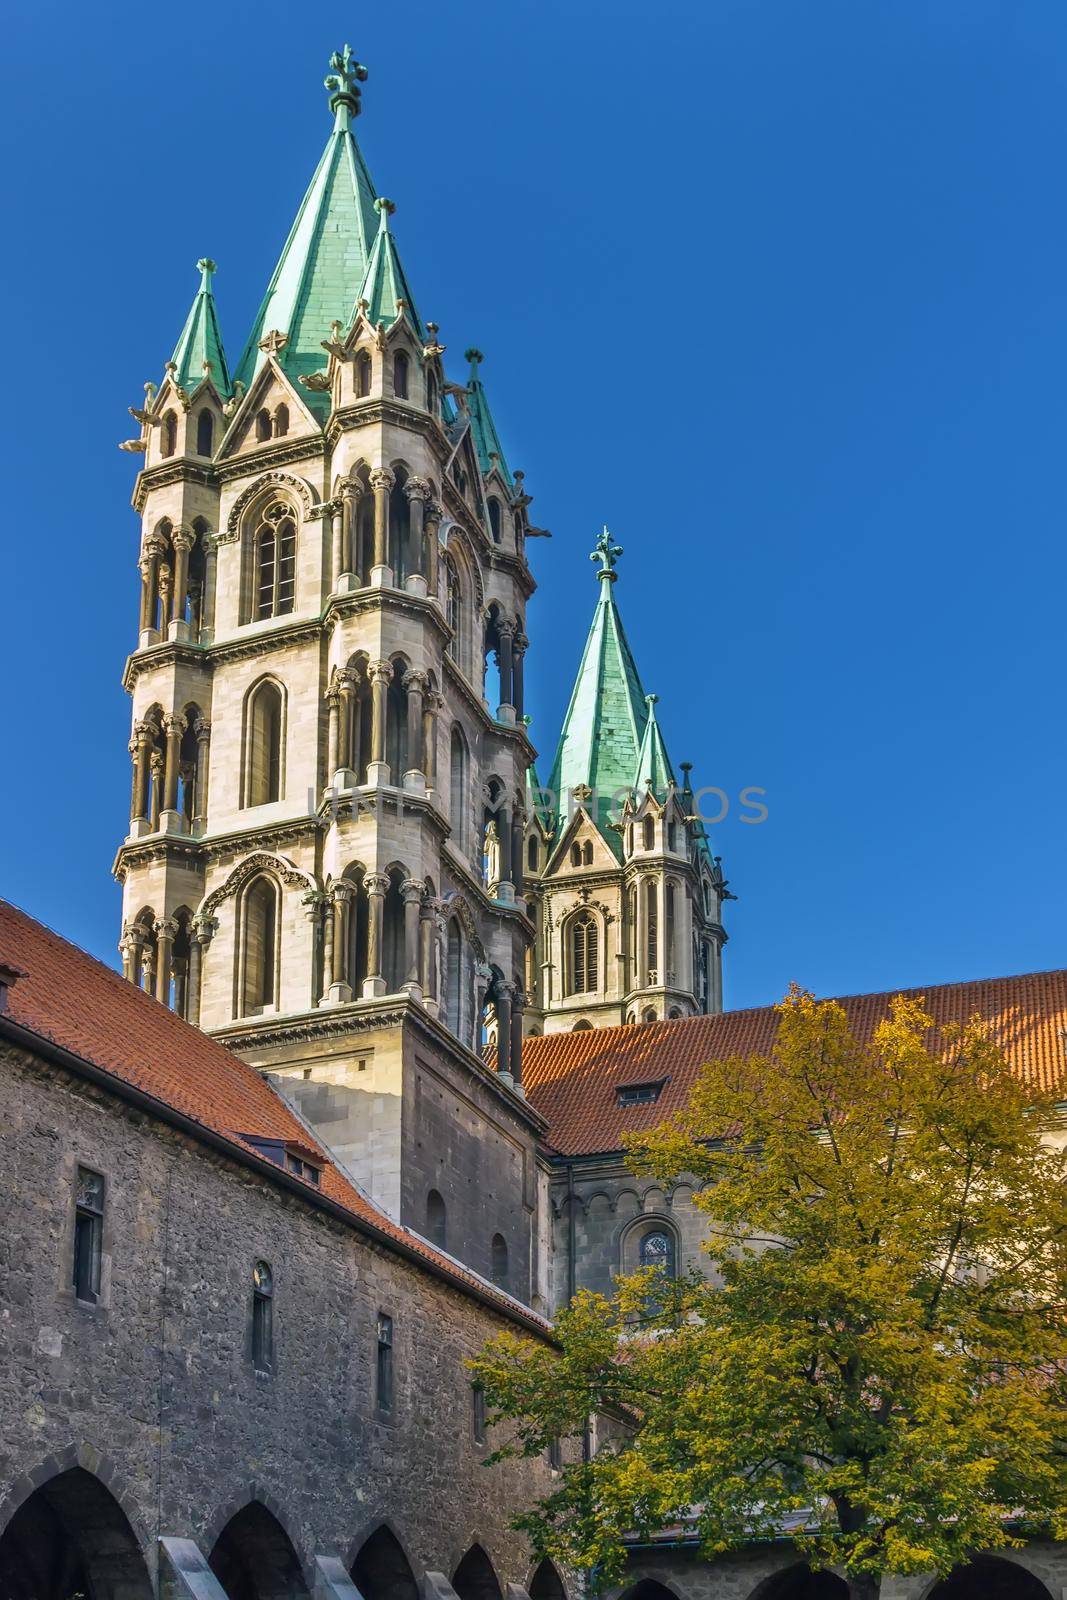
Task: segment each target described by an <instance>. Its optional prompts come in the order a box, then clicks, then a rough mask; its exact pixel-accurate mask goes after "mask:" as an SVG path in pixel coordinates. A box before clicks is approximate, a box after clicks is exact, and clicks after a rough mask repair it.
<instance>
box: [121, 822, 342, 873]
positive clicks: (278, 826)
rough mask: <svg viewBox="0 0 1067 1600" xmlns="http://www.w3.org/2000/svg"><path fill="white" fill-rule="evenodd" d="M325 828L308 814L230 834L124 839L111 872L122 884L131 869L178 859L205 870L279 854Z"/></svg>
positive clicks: (155, 834) (148, 835)
mask: <svg viewBox="0 0 1067 1600" xmlns="http://www.w3.org/2000/svg"><path fill="white" fill-rule="evenodd" d="M325 826H326V824H325V822H324V821H323V819H322V818H321V817H320V816H310V815H305V816H299V817H287V818H283V819H282V820H280V821H278V822H267V823H263V824H262V825H261V826H259V827H249V828H233V829H231V830H230V831H229V832H228V833H215V834H201V835H200V836H199V837H194V836H193V835H192V834H189V833H151V834H147V835H146V836H145V837H144V838H141V839H127V840H124V841H123V843H122V844H121V845H120V846H119V848H118V853H117V855H116V857H115V865H114V868H113V869H112V870H113V872H114V875H115V877H116V878H118V879H119V881H120V882H121V881H123V880H124V879H125V876H126V873H127V872H128V871H129V870H130V868H136V867H142V866H146V865H148V863H150V862H152V861H165V860H170V859H173V858H175V857H184V858H186V859H187V860H191V861H193V862H195V863H196V864H197V865H199V866H201V867H202V868H204V869H205V870H206V869H207V867H209V866H211V865H215V864H217V863H222V862H225V861H226V860H227V859H228V858H230V857H235V856H239V855H246V854H248V853H249V852H251V851H254V850H273V851H275V852H277V851H279V850H280V849H282V848H284V847H285V846H286V845H291V844H292V843H293V842H294V841H299V840H301V839H303V838H305V837H307V836H308V835H317V834H319V833H321V832H323V831H324V829H325Z"/></svg>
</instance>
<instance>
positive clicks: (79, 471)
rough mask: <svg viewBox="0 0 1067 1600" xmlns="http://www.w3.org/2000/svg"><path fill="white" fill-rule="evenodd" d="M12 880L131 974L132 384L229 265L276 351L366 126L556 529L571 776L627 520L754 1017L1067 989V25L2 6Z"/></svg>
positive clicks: (39, 908) (235, 286)
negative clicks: (601, 559)
mask: <svg viewBox="0 0 1067 1600" xmlns="http://www.w3.org/2000/svg"><path fill="white" fill-rule="evenodd" d="M5 34H6V44H7V46H8V49H7V52H6V60H5V61H4V62H3V64H2V66H0V82H2V85H3V95H2V99H0V106H2V108H3V110H2V116H3V118H4V119H5V120H6V121H7V123H8V128H7V130H6V131H7V134H8V139H7V140H6V141H5V142H6V143H7V145H8V146H9V147H10V146H11V145H12V143H13V144H14V150H15V158H14V159H13V160H11V161H9V163H8V164H7V166H6V168H5V173H4V182H5V185H6V188H7V191H8V192H7V195H6V200H5V207H4V210H5V215H6V217H7V220H8V223H9V228H10V232H9V238H8V245H7V247H6V249H5V250H4V252H3V255H2V260H0V274H2V276H3V279H4V280H5V283H4V298H3V304H4V317H3V329H4V340H3V344H4V351H5V356H6V366H7V373H8V381H7V383H6V384H5V385H3V394H2V404H3V408H4V416H3V419H2V432H0V437H2V438H3V440H4V441H5V444H6V446H7V447H8V454H9V459H8V464H7V471H6V473H5V487H6V497H7V505H6V514H5V517H4V528H5V539H6V552H5V554H6V560H5V566H4V581H3V584H2V588H0V640H2V651H3V663H2V665H3V681H4V684H5V693H4V725H5V734H6V740H5V759H4V773H5V782H4V783H3V784H2V785H0V840H2V844H0V853H2V855H0V865H2V875H0V892H3V893H4V894H5V895H7V896H8V897H10V898H12V899H14V900H15V901H17V902H18V903H20V904H22V905H23V906H25V907H26V908H27V909H28V910H29V911H31V912H33V913H34V914H36V915H37V916H39V917H41V918H42V919H44V920H45V921H48V922H50V923H51V924H53V925H54V926H55V927H56V928H58V929H59V930H60V931H61V932H63V933H65V934H66V935H68V936H69V937H71V938H73V939H75V940H77V941H79V942H80V943H82V944H85V945H86V946H87V947H88V948H90V949H91V950H93V951H94V952H95V953H97V954H99V955H102V956H103V957H104V958H105V959H107V960H109V961H113V960H114V959H115V943H116V939H117V934H118V915H119V900H118V891H117V887H116V885H115V884H114V882H113V880H112V878H111V875H110V868H111V862H112V860H113V857H114V851H115V848H116V846H117V844H118V843H119V840H120V838H121V836H122V833H123V831H124V820H125V817H126V816H127V815H128V803H129V781H130V763H129V756H128V754H127V750H126V741H127V738H128V736H129V713H128V706H127V703H126V699H125V696H124V694H123V692H122V690H121V687H120V683H119V680H120V676H121V672H122V665H123V660H124V656H125V653H126V652H127V651H128V650H129V649H130V648H131V646H132V645H133V643H134V639H135V628H136V622H137V599H138V592H137V571H136V566H135V561H136V555H137V526H136V522H135V518H134V516H133V513H132V512H131V510H130V509H129V494H130V490H131V488H132V482H133V473H134V467H135V458H131V457H130V456H128V455H122V454H120V452H119V451H118V450H117V448H116V445H117V442H118V441H119V440H120V439H122V438H125V437H127V436H128V434H129V431H130V419H129V417H128V416H127V412H126V407H127V406H128V405H130V404H136V403H137V402H138V401H139V399H140V397H141V394H142V387H141V386H142V384H143V383H144V381H145V380H146V379H148V378H153V379H156V380H158V378H159V376H160V374H161V370H162V364H163V362H164V361H165V360H166V359H167V357H168V356H169V355H170V352H171V348H172V346H173V344H174V341H175V339H176V337H177V334H178V331H179V329H180V327H181V324H182V321H183V319H184V316H185V313H186V310H187V308H188V304H189V301H190V299H191V297H192V294H193V292H194V290H195V286H196V273H195V270H194V263H195V261H196V260H197V257H198V256H200V255H202V254H204V253H209V254H211V255H213V256H214V257H215V258H216V260H217V261H218V263H219V273H218V277H217V280H216V289H217V295H218V302H219V308H220V313H221V317H222V324H223V333H224V337H225V340H226V344H227V349H228V352H229V354H230V356H231V358H236V356H237V355H238V354H239V352H240V348H241V345H242V343H243V341H244V338H245V335H246V333H247V329H248V324H249V322H250V320H251V318H252V315H253V313H254V311H255V308H256V305H257V303H258V299H259V296H260V294H261V292H262V289H263V287H264V285H265V282H266V279H267V277H268V275H269V273H270V270H271V267H272V265H273V262H274V259H275V257H276V255H277V251H278V248H279V246H280V244H281V242H282V240H283V238H284V235H285V233H286V230H287V228H288V225H289V222H290V219H291V217H292V214H293V212H294V210H295V208H296V206H297V204H298V202H299V199H300V196H301V194H302V192H303V189H304V187H305V184H306V182H307V180H308V178H309V176H310V174H311V171H312V169H313V168H314V165H315V162H316V160H317V158H318V155H319V153H320V150H321V148H322V145H323V143H324V142H325V139H326V137H327V133H328V129H329V117H328V113H327V108H326V94H325V92H324V91H323V89H322V77H323V74H324V72H325V70H326V62H327V58H328V55H329V53H330V51H331V49H333V48H335V47H336V46H338V45H339V44H341V43H342V42H343V41H344V40H345V39H346V38H348V39H350V41H351V43H352V45H353V47H354V49H355V51H356V54H357V55H358V56H359V58H360V59H361V60H362V61H364V62H365V63H366V64H367V65H368V67H369V69H370V77H369V80H368V82H367V84H366V85H365V88H364V97H363V99H364V115H363V116H362V118H361V119H360V124H359V130H358V131H359V135H360V140H361V143H362V145H363V149H364V153H365V155H366V157H367V161H368V164H369V166H370V170H371V172H372V174H373V177H374V179H375V182H376V184H377V187H378V189H379V192H381V193H385V194H388V195H390V196H391V197H392V198H394V199H395V200H396V202H397V204H398V211H397V215H396V218H395V223H394V226H395V232H396V234H397V237H398V240H399V243H400V247H401V250H402V253H403V257H404V261H405V265H406V267H407V270H408V272H409V275H410V277H411V279H412V284H413V288H414V292H415V294H416V295H417V297H418V301H419V306H420V309H421V311H422V313H423V315H424V316H426V317H431V318H433V319H434V320H436V321H438V322H439V323H440V325H441V338H442V340H443V341H444V342H445V343H446V344H447V345H448V347H449V355H448V358H446V359H448V360H449V361H450V362H451V363H452V371H453V375H454V376H456V375H459V374H461V372H462V360H461V357H462V352H463V350H464V349H465V348H466V346H467V345H468V344H471V343H477V344H478V345H479V347H480V348H481V349H482V350H483V351H484V352H485V354H486V361H485V365H484V366H483V368H482V375H483V377H484V379H485V382H486V384H487V387H488V388H489V392H490V394H491V397H492V401H493V405H494V407H495V411H496V415H497V420H498V423H499V426H500V429H501V432H502V434H503V437H504V441H505V445H506V448H507V449H508V453H509V456H510V458H511V461H512V464H513V465H515V466H520V467H522V468H523V469H524V470H525V471H526V474H527V486H528V488H529V489H530V490H531V492H532V493H533V495H534V496H535V500H534V504H533V507H532V508H531V515H532V517H533V520H534V521H535V522H538V523H540V524H542V525H544V526H547V527H549V528H550V529H551V530H552V531H553V534H554V537H553V539H552V540H551V541H541V542H538V543H536V544H534V545H532V546H531V559H532V560H533V562H534V564H535V572H536V576H537V579H538V582H539V584H540V590H539V593H538V595H537V597H536V598H535V600H534V601H533V603H532V604H531V607H530V613H529V632H530V635H531V640H532V644H531V655H530V657H529V672H528V683H529V700H530V709H531V711H532V712H533V714H534V718H535V721H534V727H533V732H534V736H535V739H536V740H537V741H538V742H539V744H540V747H541V750H542V769H543V770H546V769H547V767H548V765H550V760H551V751H552V748H553V746H554V742H555V734H556V730H557V728H558V725H559V719H560V717H561V714H562V711H563V708H564V706H565V703H566V698H567V694H568V692H569V688H570V682H571V679H572V677H573V673H574V670H575V668H576V666H577V662H578V657H579V654H580V650H581V645H582V642H583V639H584V636H585V631H586V628H587V625H588V621H589V617H590V614H591V611H592V607H593V604H594V602H595V598H596V594H595V590H596V582H595V578H594V574H593V568H592V566H591V564H590V562H589V561H588V559H587V552H588V551H589V550H590V549H591V547H592V542H593V539H594V537H595V535H596V533H597V531H598V530H599V528H600V526H601V524H602V523H603V522H604V521H606V522H607V523H608V524H609V526H610V527H611V530H612V532H613V534H614V535H615V537H616V538H617V539H618V541H619V542H620V543H621V544H622V545H623V546H624V547H625V555H624V556H623V558H622V561H621V562H620V567H619V571H620V581H619V584H618V588H617V591H616V593H617V598H618V600H619V604H620V607H621V609H622V613H623V617H624V620H625V623H626V627H627V630H628V633H629V636H630V640H631V643H632V645H633V648H634V652H635V654H636V657H637V660H638V663H639V666H640V669H641V673H642V676H643V678H644V680H645V686H646V688H647V689H650V690H655V691H656V692H658V694H659V695H660V697H661V698H660V705H659V712H660V718H661V722H662V725H663V727H664V730H665V733H666V736H667V739H668V745H669V748H670V750H671V753H672V755H673V757H674V759H675V761H676V762H677V761H679V760H683V759H687V758H688V759H690V760H692V761H693V762H694V764H695V766H694V779H695V781H697V782H698V783H705V784H715V785H718V786H720V787H721V788H723V789H724V790H725V791H726V792H727V793H728V794H730V795H736V794H737V793H738V791H739V790H740V789H741V788H742V787H744V786H745V785H757V786H760V787H762V788H764V789H765V790H766V795H767V798H766V804H767V806H768V810H769V816H768V820H767V821H766V822H765V823H764V824H762V825H761V826H755V827H753V826H745V825H744V824H743V823H741V822H740V821H739V820H738V815H739V812H738V808H737V807H736V806H735V807H734V808H733V810H732V812H731V814H730V815H729V816H728V817H727V818H726V820H725V821H724V822H723V823H721V824H720V825H719V826H718V827H717V829H716V830H715V841H716V849H717V850H718V851H719V852H721V854H722V856H723V858H724V865H725V868H726V870H727V873H728V876H729V878H730V880H731V884H732V886H733V887H734V889H735V890H736V891H737V893H738V896H739V899H738V900H737V902H736V903H735V904H732V905H731V906H730V907H729V928H730V934H731V942H730V945H729V947H728V950H727V964H726V990H727V1003H728V1004H729V1005H732V1006H740V1005H749V1004H760V1003H764V1002H766V1001H769V1000H772V999H774V998H776V997H777V996H778V995H779V994H780V993H781V992H782V991H783V990H784V988H785V987H786V985H787V984H788V983H789V982H790V980H792V979H796V980H798V981H799V982H801V983H804V984H806V985H808V986H810V987H812V988H814V989H815V990H817V991H819V992H822V993H834V992H851V991H858V990H866V989H876V988H883V987H892V986H894V985H905V984H921V983H926V982H941V981H950V980H952V979H956V978H965V977H975V976H981V975H992V974H996V973H1003V972H1016V971H1023V970H1027V969H1030V968H1040V967H1051V966H1060V965H1064V964H1067V929H1065V927H1064V918H1063V906H1064V903H1065V898H1067V896H1065V889H1067V866H1065V860H1064V858H1065V851H1064V842H1065V826H1064V815H1063V809H1064V806H1063V795H1064V791H1065V788H1067V752H1065V739H1064V736H1063V730H1062V723H1063V713H1062V706H1063V700H1064V681H1065V672H1067V667H1065V662H1064V649H1063V636H1064V615H1065V599H1064V591H1065V577H1067V572H1065V560H1064V553H1063V545H1064V528H1065V526H1067V484H1065V481H1064V470H1063V468H1064V459H1065V455H1064V447H1063V441H1064V432H1065V424H1067V415H1065V412H1067V393H1065V384H1064V373H1065V370H1067V226H1065V204H1064V198H1065V197H1064V187H1065V184H1064V170H1065V152H1067V92H1065V90H1067V81H1065V80H1067V9H1065V8H1064V7H1063V5H1062V3H1043V0H1027V4H1026V5H1025V6H1020V5H1018V4H1015V3H1007V0H1006V3H1004V4H992V3H986V0H951V3H950V0H941V3H938V0H885V3H875V0H810V3H808V4H803V5H801V4H797V3H794V0H774V3H767V0H699V3H697V0H686V3H684V4H678V3H670V0H668V3H666V4H662V3H661V4H660V5H659V6H657V7H656V8H655V9H654V10H653V9H652V8H650V7H649V6H648V5H647V4H643V5H641V6H638V5H636V4H633V3H632V0H611V3H610V4H608V3H606V0H605V3H603V4H594V3H591V0H566V3H563V0H541V3H539V4H538V5H536V6H533V5H529V4H511V5H508V6H502V5H500V4H499V3H497V4H490V3H489V0H476V3H472V0H456V3H454V4H452V5H449V6H442V5H440V4H439V3H433V4H428V3H426V0H409V3H408V4H407V5H406V6H405V7H404V10H403V20H402V22H401V21H400V20H399V14H398V13H397V12H396V11H395V10H393V9H390V8H385V7H378V8H374V9H373V10H372V9H371V8H361V7H355V6H351V7H345V6H340V5H334V4H331V3H319V4H316V5H315V6H313V7H306V8H299V7H294V6H291V5H279V4H274V3H270V0H267V3H264V0H259V3H257V4H255V5H251V4H220V5H217V6H215V7H199V8H189V9H186V10H182V9H180V8H179V9H175V8H174V7H173V6H156V7H144V6H137V7H134V6H133V5H107V4H105V5H104V6H103V7H99V6H98V7H89V8H87V7H84V6H79V7H73V6H63V5H52V6H49V5H43V6H37V7H34V8H32V11H31V8H29V7H27V6H23V7H22V8H20V9H19V10H17V11H14V12H12V13H9V15H8V18H7V21H6V23H5Z"/></svg>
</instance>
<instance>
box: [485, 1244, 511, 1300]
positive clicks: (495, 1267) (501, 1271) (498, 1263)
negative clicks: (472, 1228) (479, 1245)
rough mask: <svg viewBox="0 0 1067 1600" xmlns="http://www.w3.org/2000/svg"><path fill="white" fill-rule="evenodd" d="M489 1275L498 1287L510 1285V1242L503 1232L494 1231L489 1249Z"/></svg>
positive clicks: (504, 1287)
mask: <svg viewBox="0 0 1067 1600" xmlns="http://www.w3.org/2000/svg"><path fill="white" fill-rule="evenodd" d="M489 1276H490V1278H491V1279H492V1281H493V1282H494V1283H495V1284H496V1286H497V1288H498V1289H506V1288H507V1287H508V1276H509V1274H508V1242H507V1240H506V1239H505V1238H504V1235H503V1234H502V1233H494V1235H493V1242H492V1245H491V1246H490V1249H489Z"/></svg>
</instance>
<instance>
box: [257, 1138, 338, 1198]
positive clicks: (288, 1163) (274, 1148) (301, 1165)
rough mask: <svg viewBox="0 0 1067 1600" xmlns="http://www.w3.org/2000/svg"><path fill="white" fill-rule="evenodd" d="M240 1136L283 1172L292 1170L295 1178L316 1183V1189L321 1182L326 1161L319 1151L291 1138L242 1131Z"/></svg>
mask: <svg viewBox="0 0 1067 1600" xmlns="http://www.w3.org/2000/svg"><path fill="white" fill-rule="evenodd" d="M238 1138H240V1139H243V1141H244V1142H245V1144H250V1145H252V1147H253V1148H254V1149H255V1150H257V1151H258V1152H259V1154H260V1155H261V1156H265V1157H266V1158H267V1160H268V1161H271V1162H273V1164H274V1165H275V1166H276V1167H280V1168H281V1169H282V1171H283V1172H291V1173H292V1175H293V1177H294V1178H302V1179H303V1181H304V1182H305V1183H310V1184H314V1186H315V1188H316V1189H317V1188H318V1187H319V1185H320V1184H321V1182H322V1171H323V1167H324V1166H325V1162H324V1161H323V1159H322V1157H321V1156H320V1155H319V1153H318V1151H316V1150H311V1149H309V1148H308V1147H307V1146H306V1145H302V1144H297V1143H295V1142H294V1141H293V1140H291V1139H265V1138H264V1137H263V1136H262V1134H258V1133H242V1134H239V1135H238Z"/></svg>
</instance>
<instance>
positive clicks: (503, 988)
mask: <svg viewBox="0 0 1067 1600" xmlns="http://www.w3.org/2000/svg"><path fill="white" fill-rule="evenodd" d="M494 993H495V996H496V999H495V1001H494V1007H495V1010H496V1070H497V1072H499V1074H500V1076H501V1077H502V1078H503V1080H504V1082H505V1083H511V1082H512V1081H513V1080H512V1072H511V1001H512V986H511V984H510V983H500V982H499V981H498V983H497V985H496V989H495V990H494Z"/></svg>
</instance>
